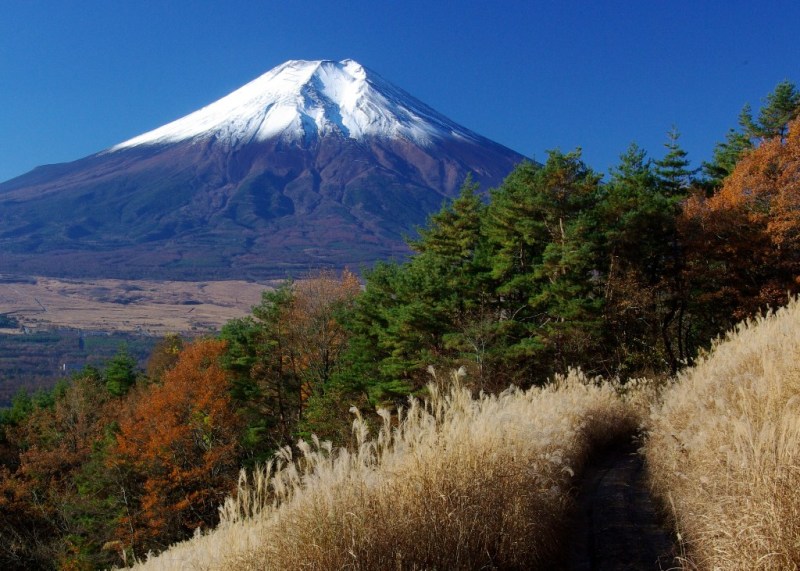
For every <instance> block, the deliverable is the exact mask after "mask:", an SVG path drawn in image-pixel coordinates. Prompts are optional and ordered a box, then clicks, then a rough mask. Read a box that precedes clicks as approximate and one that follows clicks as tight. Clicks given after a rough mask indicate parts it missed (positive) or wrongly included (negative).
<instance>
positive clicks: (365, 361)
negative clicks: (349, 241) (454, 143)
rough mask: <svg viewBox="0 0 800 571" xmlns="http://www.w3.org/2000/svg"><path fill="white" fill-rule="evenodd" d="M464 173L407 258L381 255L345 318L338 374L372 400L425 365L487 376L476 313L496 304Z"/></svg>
mask: <svg viewBox="0 0 800 571" xmlns="http://www.w3.org/2000/svg"><path fill="white" fill-rule="evenodd" d="M477 189H478V187H477V185H476V184H474V183H473V182H472V180H471V179H469V178H468V179H467V180H466V181H465V183H464V184H463V185H462V188H461V192H460V194H459V196H458V197H457V198H455V199H454V200H452V201H451V202H449V203H447V204H445V205H444V206H443V208H442V209H441V210H440V211H439V212H438V213H436V214H434V215H432V216H431V217H430V219H429V221H428V224H427V226H426V227H425V228H422V229H420V231H419V238H418V239H417V240H415V241H412V242H411V243H410V246H411V247H412V249H414V250H415V251H416V252H417V254H416V255H415V256H414V257H412V258H411V259H410V260H409V261H408V262H406V263H405V264H388V263H379V264H377V265H376V266H375V267H374V268H373V269H372V270H371V271H370V272H368V273H367V274H366V276H365V277H366V287H365V291H364V292H363V294H362V295H361V296H360V298H359V299H358V300H357V303H356V309H355V311H354V312H353V315H352V316H351V317H350V319H349V320H348V323H347V327H348V328H349V329H350V331H351V332H352V334H353V338H352V340H351V350H350V351H349V354H348V357H347V360H348V362H349V365H348V366H347V367H345V368H344V369H345V372H344V373H342V375H339V380H340V381H341V379H342V378H343V377H348V378H349V381H348V382H349V383H350V384H351V385H353V384H354V383H356V382H357V380H356V378H355V377H356V376H355V375H353V374H351V373H352V372H353V371H355V370H357V371H360V374H361V375H365V374H366V375H368V377H367V378H371V379H372V381H373V382H372V383H370V385H369V386H365V387H362V388H363V390H364V391H366V393H368V396H369V399H370V401H372V402H380V401H382V400H384V401H385V400H387V399H389V400H392V399H395V398H397V397H399V396H403V395H406V394H408V392H409V391H410V390H415V389H418V388H421V387H422V386H424V385H425V384H426V383H427V382H428V381H429V380H430V379H431V378H430V375H429V374H428V372H427V369H428V366H431V365H432V366H434V367H436V368H439V369H450V368H453V367H458V366H460V365H462V364H467V365H470V366H473V367H474V370H473V371H470V372H471V373H472V374H473V379H480V378H483V377H484V376H488V363H487V354H486V350H485V349H486V343H485V340H484V339H483V338H482V337H481V331H480V329H481V325H480V323H481V321H482V320H484V319H487V315H489V314H491V312H492V311H494V309H493V307H492V304H491V289H492V288H491V287H490V285H489V282H490V276H489V264H488V253H487V251H486V244H485V239H484V237H483V234H482V229H481V225H482V222H481V221H482V219H483V217H484V211H485V209H486V206H485V205H484V203H483V201H482V200H481V197H480V196H479V195H478V193H477Z"/></svg>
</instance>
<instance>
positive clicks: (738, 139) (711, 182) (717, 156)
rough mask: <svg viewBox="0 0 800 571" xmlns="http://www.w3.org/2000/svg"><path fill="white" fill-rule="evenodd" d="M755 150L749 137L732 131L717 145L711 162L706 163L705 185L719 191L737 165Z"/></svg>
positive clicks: (704, 170) (704, 172)
mask: <svg viewBox="0 0 800 571" xmlns="http://www.w3.org/2000/svg"><path fill="white" fill-rule="evenodd" d="M752 148H753V143H752V142H751V141H750V137H748V136H747V135H745V134H743V133H740V132H738V131H736V130H735V129H731V130H729V131H728V134H727V135H725V141H724V142H722V143H717V144H716V146H715V147H714V154H713V156H712V159H711V161H710V162H704V163H703V166H702V169H703V174H704V175H705V177H706V181H705V184H707V185H708V186H709V187H710V188H711V189H712V190H716V189H719V187H720V186H722V182H723V181H724V180H725V179H726V178H727V177H728V176H729V175H730V174H731V173H732V172H733V169H734V167H735V166H736V163H737V162H739V159H740V158H741V157H742V155H744V153H745V152H747V151H749V150H751V149H752Z"/></svg>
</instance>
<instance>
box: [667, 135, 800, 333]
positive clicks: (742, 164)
mask: <svg viewBox="0 0 800 571" xmlns="http://www.w3.org/2000/svg"><path fill="white" fill-rule="evenodd" d="M680 223H681V227H682V234H683V236H684V240H685V243H686V247H687V251H688V252H689V256H688V260H687V266H688V269H689V272H690V275H692V276H693V277H694V279H695V280H704V281H705V282H706V284H708V283H716V284H718V287H717V289H716V291H715V294H716V296H717V298H718V299H719V301H721V302H724V303H726V304H727V305H730V306H731V309H733V313H734V316H735V317H736V318H738V319H741V318H743V317H745V316H747V315H750V314H752V313H753V312H755V311H758V310H759V309H763V308H764V307H765V306H766V305H771V306H773V307H774V306H776V305H782V304H783V303H785V302H786V299H787V291H789V290H794V286H796V285H798V280H799V279H800V263H799V262H800V260H799V258H798V251H800V249H799V247H800V120H795V121H793V122H792V123H790V124H789V131H788V135H787V137H786V138H785V139H782V138H781V137H775V138H774V139H770V140H767V141H764V142H763V143H762V144H761V145H760V146H759V147H758V148H757V149H755V150H753V151H751V152H749V153H747V154H746V155H745V156H744V157H742V158H741V159H740V160H739V162H738V163H737V165H736V168H735V169H734V171H733V172H732V173H731V175H730V176H729V177H728V178H727V179H726V180H725V183H724V185H723V187H722V188H721V189H720V191H719V192H717V193H716V194H715V195H713V196H712V197H710V198H705V197H704V196H701V195H695V196H693V197H691V198H690V199H688V201H687V202H686V204H685V207H684V211H683V215H682V217H681V220H680Z"/></svg>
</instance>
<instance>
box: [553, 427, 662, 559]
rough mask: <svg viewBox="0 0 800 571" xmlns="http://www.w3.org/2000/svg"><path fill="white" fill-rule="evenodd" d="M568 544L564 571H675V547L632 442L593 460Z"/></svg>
mask: <svg viewBox="0 0 800 571" xmlns="http://www.w3.org/2000/svg"><path fill="white" fill-rule="evenodd" d="M569 530H570V531H569V533H570V537H568V539H567V541H566V544H565V545H566V546H567V553H566V554H565V560H566V563H565V567H564V568H565V569H566V570H567V571H623V570H624V571H627V570H631V571H634V570H635V571H646V570H653V571H658V570H664V571H666V570H667V569H674V568H675V567H676V566H675V564H674V558H675V554H676V553H677V552H676V547H675V544H674V542H673V539H672V536H671V534H670V532H669V531H668V530H667V529H666V528H665V527H664V526H663V521H662V518H661V516H660V514H659V512H658V509H657V507H656V506H655V504H654V502H653V499H652V497H651V496H650V491H649V489H648V488H647V482H646V478H645V469H644V464H643V461H642V458H641V456H639V455H638V454H637V453H636V446H635V445H634V443H633V442H632V441H631V440H626V441H621V442H618V443H615V444H612V445H611V446H609V447H608V448H606V449H605V450H603V451H602V452H599V453H598V455H597V456H595V457H594V458H593V459H592V460H591V461H590V465H589V467H588V468H587V470H586V473H585V474H584V477H583V483H582V484H581V487H580V490H579V492H578V496H577V505H576V510H575V514H574V516H573V519H572V521H571V525H570V527H569Z"/></svg>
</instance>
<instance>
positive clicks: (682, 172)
mask: <svg viewBox="0 0 800 571" xmlns="http://www.w3.org/2000/svg"><path fill="white" fill-rule="evenodd" d="M680 136H681V135H680V132H679V131H678V129H677V128H676V127H674V126H673V127H672V128H671V129H670V130H669V131H668V132H667V142H666V143H664V146H665V147H666V148H667V153H666V154H665V155H664V157H663V158H662V159H661V160H658V161H655V174H656V179H657V180H658V183H659V185H660V186H661V189H662V192H663V193H664V194H665V195H667V196H672V197H682V196H685V195H686V193H687V192H688V191H689V189H690V187H691V186H692V183H693V182H694V175H695V174H696V173H697V170H692V169H690V168H689V165H690V164H691V162H690V161H689V159H688V158H687V157H688V153H687V152H686V151H685V150H683V148H681V146H680V144H679V143H678V139H679V138H680Z"/></svg>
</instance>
